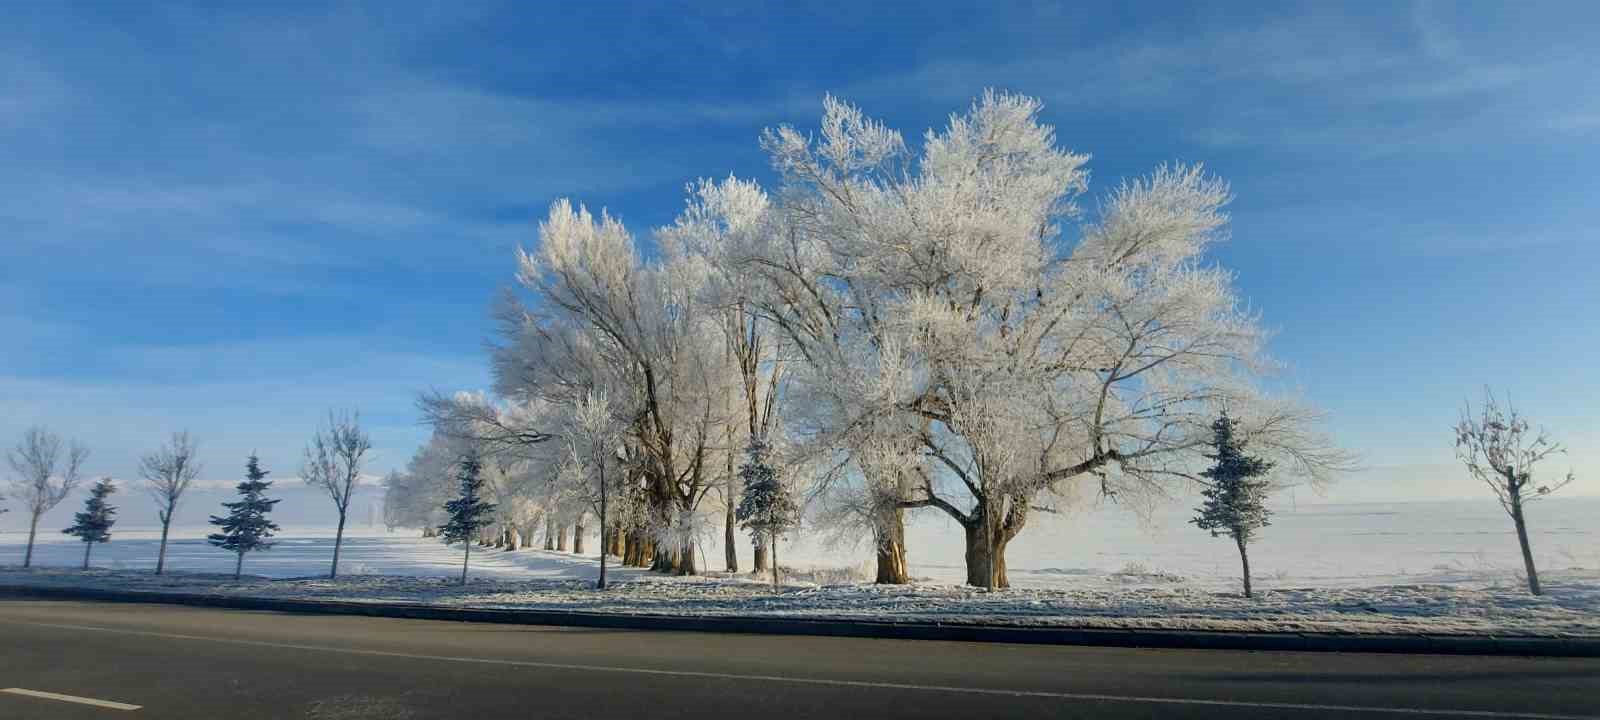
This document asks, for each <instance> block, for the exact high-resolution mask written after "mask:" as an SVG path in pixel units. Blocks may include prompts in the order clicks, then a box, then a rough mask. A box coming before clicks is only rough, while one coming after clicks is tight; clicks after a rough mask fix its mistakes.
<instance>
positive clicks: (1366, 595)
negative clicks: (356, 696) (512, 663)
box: [0, 498, 1600, 635]
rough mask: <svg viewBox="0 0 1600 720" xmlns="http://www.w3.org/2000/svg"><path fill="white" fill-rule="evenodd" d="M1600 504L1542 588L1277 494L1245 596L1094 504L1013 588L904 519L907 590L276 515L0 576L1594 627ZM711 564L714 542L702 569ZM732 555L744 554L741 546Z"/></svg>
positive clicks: (844, 561) (616, 601) (61, 539)
mask: <svg viewBox="0 0 1600 720" xmlns="http://www.w3.org/2000/svg"><path fill="white" fill-rule="evenodd" d="M1597 510H1600V502H1597V501H1595V500H1592V499H1586V498H1578V499H1574V502H1571V503H1568V504H1549V505H1547V507H1545V508H1542V509H1541V512H1542V513H1543V514H1542V515H1540V516H1539V517H1538V518H1537V519H1538V520H1539V522H1540V524H1539V525H1536V526H1535V536H1534V549H1535V552H1536V554H1537V556H1538V558H1539V562H1540V567H1541V570H1542V575H1543V576H1544V580H1545V585H1546V587H1547V589H1548V591H1549V593H1548V594H1547V595H1546V596H1545V597H1542V598H1535V597H1532V596H1529V595H1528V594H1527V592H1526V590H1524V589H1523V586H1522V581H1521V577H1520V566H1521V562H1520V558H1519V557H1518V556H1517V546H1516V541H1515V539H1514V537H1513V536H1512V535H1511V527H1510V522H1509V521H1507V520H1505V518H1504V515H1503V514H1498V515H1497V513H1499V512H1500V511H1499V508H1498V507H1495V506H1494V504H1493V502H1492V501H1490V502H1487V503H1465V504H1462V503H1428V504H1421V503H1418V504H1409V503H1395V504H1386V505H1378V504H1372V505H1322V506H1315V505H1309V504H1302V505H1301V506H1300V508H1299V509H1298V510H1294V509H1291V508H1285V509H1284V512H1282V513H1281V515H1280V516H1279V517H1278V519H1277V521H1276V523H1275V524H1274V525H1273V526H1272V527H1270V528H1268V531H1269V532H1268V533H1267V534H1266V535H1265V536H1264V538H1263V542H1262V543H1261V545H1260V546H1258V547H1257V548H1256V549H1254V550H1252V560H1253V561H1254V562H1253V564H1254V565H1255V567H1256V568H1257V572H1256V575H1255V585H1256V587H1257V589H1258V593H1259V594H1260V595H1261V597H1259V598H1258V599H1256V600H1253V601H1251V600H1244V599H1243V598H1240V597H1238V595H1237V592H1238V586H1239V582H1238V578H1237V576H1236V573H1237V572H1238V570H1237V568H1238V566H1237V564H1236V563H1237V558H1236V556H1234V555H1233V549H1232V546H1231V543H1228V542H1227V541H1225V540H1224V541H1212V540H1211V539H1210V538H1209V537H1206V536H1205V534H1204V533H1200V532H1199V531H1196V530H1194V529H1193V528H1192V526H1191V527H1185V526H1184V524H1183V519H1184V517H1185V511H1183V509H1182V508H1178V509H1177V510H1174V511H1173V512H1172V514H1171V515H1172V516H1171V517H1166V518H1157V520H1158V521H1159V522H1157V523H1156V524H1155V525H1154V526H1153V527H1147V526H1141V525H1138V524H1135V523H1132V522H1128V521H1127V520H1126V519H1125V518H1124V519H1119V518H1118V516H1117V515H1115V514H1114V511H1104V510H1102V511H1099V512H1095V513H1084V514H1080V515H1078V516H1075V517H1071V518H1067V519H1065V520H1064V521H1062V522H1059V523H1057V524H1053V525H1052V524H1049V523H1048V522H1041V523H1040V524H1039V525H1038V526H1037V527H1034V526H1030V527H1029V528H1028V530H1027V531H1026V532H1024V534H1023V536H1022V537H1021V538H1020V539H1019V540H1018V542H1017V544H1014V545H1013V547H1012V548H1011V551H1010V552H1009V553H1008V560H1009V564H1010V566H1011V570H1010V579H1011V583H1012V585H1013V588H1014V589H1012V590H1008V591H1004V592H996V593H984V592H981V591H978V590H974V589H971V588H965V587H962V586H961V585H960V583H961V580H962V578H963V577H964V572H963V569H962V567H961V565H960V551H961V548H960V545H959V541H958V538H959V532H957V531H956V530H955V529H954V528H950V527H942V526H940V525H938V524H937V523H932V524H926V525H915V526H913V527H912V528H911V529H910V530H911V541H910V545H909V547H910V553H911V571H912V575H913V576H914V577H915V578H916V579H917V582H916V583H915V584H913V585H911V586H906V587H875V586H872V585H871V584H870V582H871V579H872V565H871V560H870V558H868V557H866V549H865V548H856V549H853V550H852V549H832V548H826V547H818V546H814V545H808V544H807V543H806V539H805V537H804V536H802V538H801V539H800V541H799V542H792V543H788V544H785V545H784V546H783V553H782V556H781V557H782V559H783V562H784V565H785V576H784V580H785V586H784V591H783V592H782V593H780V594H774V593H773V592H772V590H771V588H770V587H769V586H768V585H767V583H768V582H769V581H770V580H769V578H767V577H760V578H754V577H751V576H750V575H749V574H744V575H739V576H737V577H722V576H720V575H717V574H712V575H710V576H707V577H699V578H671V577H662V576H660V575H655V574H651V573H648V572H645V571H641V570H638V569H635V568H620V567H617V566H615V565H613V566H612V569H611V574H610V577H611V579H612V581H613V582H614V583H616V585H617V587H615V588H613V589H612V590H610V591H608V592H607V593H605V594H603V595H602V594H599V593H596V592H594V591H592V590H590V589H589V586H590V584H591V583H592V582H593V580H594V578H595V576H596V575H597V574H598V569H599V567H598V558H597V557H595V556H594V555H592V554H591V555H587V556H577V555H572V554H568V553H555V552H544V551H540V550H526V549H525V550H519V551H516V552H506V551H504V550H495V549H490V548H474V550H473V554H472V582H471V583H470V584H469V585H467V586H466V587H465V588H461V587H457V586H455V585H454V584H453V580H454V578H455V577H457V576H458V574H459V573H460V568H461V565H460V563H461V550H460V548H459V546H457V547H446V546H443V545H441V544H440V543H438V542H437V541H435V540H428V539H423V538H420V537H418V536H417V533H416V531H403V532H396V533H393V534H389V533H385V532H384V531H383V529H382V528H375V529H374V528H366V527H357V528H353V529H352V531H351V533H350V534H348V535H347V537H346V539H345V546H344V551H343V561H342V562H341V564H340V565H341V568H340V571H341V574H342V575H344V576H345V577H341V578H340V579H339V580H338V581H333V582H330V581H327V580H324V579H319V578H318V577H317V576H321V575H325V574H326V573H327V570H328V561H329V559H330V558H331V556H332V549H333V548H332V532H331V530H330V529H329V528H323V527H286V528H285V529H284V531H283V534H282V535H281V536H280V537H279V538H278V545H277V547H275V548H273V549H272V550H271V551H268V552H262V553H253V554H251V555H250V556H249V558H248V559H247V560H246V562H245V572H246V573H247V574H251V575H252V576H253V577H250V578H247V579H246V580H244V581H242V582H240V583H234V582H233V580H232V578H231V577H230V576H229V575H228V574H230V573H231V572H232V570H233V557H232V556H231V555H229V554H227V553H224V552H222V551H220V550H217V549H216V548H212V547H210V546H209V545H207V544H206V543H205V540H204V534H205V532H207V530H208V529H207V528H201V527H185V528H179V529H176V530H175V531H174V538H173V540H172V543H171V546H170V547H169V548H168V557H167V564H168V567H170V568H173V569H174V570H175V571H177V573H176V574H173V575H169V576H167V577H162V578H156V577H154V576H153V575H151V574H150V570H151V569H153V568H154V567H155V556H156V544H157V538H158V537H159V533H158V532H156V531H154V530H150V529H148V528H146V529H136V528H124V529H119V530H117V531H116V532H115V536H114V538H113V540H112V541H111V542H110V543H108V544H105V545H101V546H97V547H96V548H95V551H94V565H95V566H96V568H97V569H96V570H93V571H91V572H89V573H80V572H79V571H77V570H76V569H75V568H76V567H77V565H78V563H79V562H80V560H81V557H82V552H83V548H82V545H81V544H80V543H78V542H76V541H75V540H74V539H73V538H70V537H67V536H63V535H61V534H60V533H59V532H49V533H45V532H41V533H40V543H39V546H38V548H37V549H36V551H35V565H36V566H37V567H36V569H35V570H33V571H31V572H27V573H24V572H22V571H20V570H18V569H16V567H15V566H16V565H18V564H20V562H21V559H22V543H23V541H24V539H25V536H24V535H23V534H21V533H19V532H16V531H15V530H12V531H10V532H3V533H0V568H5V569H0V584H13V583H36V584H48V585H78V584H82V585H87V586H91V587H114V588H119V589H132V590H151V591H161V590H167V591H183V592H217V593H230V594H245V595H262V596H269V597H309V598H331V599H341V600H354V601H367V602H416V603H438V604H446V605H459V606H481V607H514V608H530V609H564V610H583V611H602V612H623V613H655V614H668V615H685V614H702V615H775V616H790V617H828V618H854V619H863V620H900V621H928V620H936V621H940V622H985V623H1007V624H1029V625H1073V626H1085V627H1143V628H1160V627H1168V628H1207V629H1239V630H1280V631H1333V632H1400V633H1410V632H1428V633H1489V632H1492V633H1513V634H1539V635H1551V634H1563V633H1566V634H1585V635H1600V550H1597V548H1600V545H1596V544H1595V541H1596V537H1597V535H1596V533H1597V532H1600V530H1597V529H1596V528H1594V526H1593V522H1592V521H1593V517H1595V516H1594V514H1593V513H1594V512H1595V511H1597ZM13 527H14V526H13ZM591 540H592V538H591ZM590 550H591V551H592V550H594V547H593V545H592V543H591V547H590ZM741 550H743V551H747V550H748V547H744V548H741ZM721 565H722V552H721V548H720V546H718V545H717V544H715V538H712V539H710V540H709V541H708V542H706V543H705V545H704V547H703V548H702V560H701V567H702V568H717V567H721ZM6 566H9V567H6ZM741 566H742V567H744V568H746V569H748V568H749V567H750V557H749V554H748V552H744V553H743V557H742V559H741Z"/></svg>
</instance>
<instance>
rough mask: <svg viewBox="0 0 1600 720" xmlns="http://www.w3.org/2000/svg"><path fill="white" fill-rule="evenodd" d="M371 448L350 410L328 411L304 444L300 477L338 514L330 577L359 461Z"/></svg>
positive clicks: (358, 473) (336, 562)
mask: <svg viewBox="0 0 1600 720" xmlns="http://www.w3.org/2000/svg"><path fill="white" fill-rule="evenodd" d="M371 449H372V439H371V438H369V437H368V436H367V433H366V431H365V430H362V429H361V416H359V415H357V414H356V413H354V412H329V413H328V425H327V427H325V428H322V429H320V430H318V431H317V433H316V434H315V435H312V436H311V442H310V444H308V445H306V450H305V460H304V462H303V463H302V464H301V466H300V476H301V477H302V478H304V479H305V481H306V484H307V485H310V486H312V487H314V488H317V489H319V490H322V491H323V492H325V493H327V494H328V499H329V500H332V501H333V508H334V510H335V511H336V512H337V513H338V514H339V526H338V529H337V530H336V531H335V532H334V536H333V562H332V563H331V564H330V565H329V566H328V577H330V578H335V577H338V576H339V550H340V548H341V546H343V545H344V523H345V518H346V517H347V516H348V515H349V511H350V499H351V498H352V497H354V496H355V492H356V485H357V483H359V482H360V481H361V467H362V464H363V463H364V462H365V461H366V455H367V451H368V450H371Z"/></svg>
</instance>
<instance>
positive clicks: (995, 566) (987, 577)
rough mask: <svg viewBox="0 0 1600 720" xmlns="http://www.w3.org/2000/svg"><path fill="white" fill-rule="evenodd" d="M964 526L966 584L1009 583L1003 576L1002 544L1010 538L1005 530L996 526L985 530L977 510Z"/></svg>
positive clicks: (993, 585) (1001, 586) (994, 585)
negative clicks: (965, 538) (972, 519)
mask: <svg viewBox="0 0 1600 720" xmlns="http://www.w3.org/2000/svg"><path fill="white" fill-rule="evenodd" d="M974 512H977V513H981V511H974ZM965 530H966V535H967V553H966V556H967V584H968V585H972V586H973V587H981V588H988V589H990V590H1003V589H1005V588H1008V587H1011V581H1010V580H1008V579H1007V578H1006V544H1007V543H1009V542H1010V541H1011V538H1010V537H1007V533H1006V532H1005V531H1004V530H1001V529H998V528H996V529H993V530H989V528H988V523H985V522H984V521H983V518H982V516H981V514H980V516H979V517H978V518H977V520H976V521H975V522H973V523H970V524H968V525H966V526H965ZM986 531H987V532H986Z"/></svg>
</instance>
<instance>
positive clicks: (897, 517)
mask: <svg viewBox="0 0 1600 720" xmlns="http://www.w3.org/2000/svg"><path fill="white" fill-rule="evenodd" d="M877 541H878V578H877V579H876V580H875V581H874V582H876V583H877V584H879V585H904V584H906V583H908V582H911V571H910V569H909V568H908V567H907V566H906V511H905V510H903V509H900V508H895V509H894V514H893V515H892V516H891V517H889V518H886V519H885V522H884V527H882V528H879V529H878V538H877Z"/></svg>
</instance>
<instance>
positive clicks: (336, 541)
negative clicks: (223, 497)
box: [162, 510, 344, 580]
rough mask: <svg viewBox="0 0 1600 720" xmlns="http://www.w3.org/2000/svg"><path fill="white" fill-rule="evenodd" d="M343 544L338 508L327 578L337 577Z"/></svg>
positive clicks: (342, 524)
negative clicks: (331, 559)
mask: <svg viewBox="0 0 1600 720" xmlns="http://www.w3.org/2000/svg"><path fill="white" fill-rule="evenodd" d="M162 536H163V538H164V537H165V536H166V532H165V531H163V532H162ZM165 544H166V540H165V539H163V540H162V545H165ZM343 545H344V511H343V510H340V511H339V529H338V530H335V531H334V533H333V565H331V566H330V567H329V568H328V579H329V580H332V579H334V578H336V577H339V549H340V547H341V546H343Z"/></svg>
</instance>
